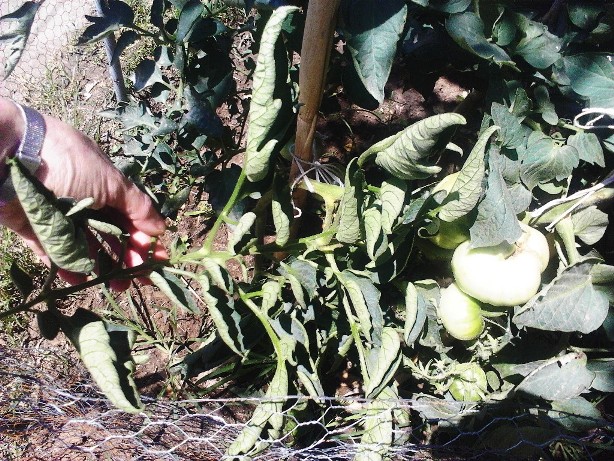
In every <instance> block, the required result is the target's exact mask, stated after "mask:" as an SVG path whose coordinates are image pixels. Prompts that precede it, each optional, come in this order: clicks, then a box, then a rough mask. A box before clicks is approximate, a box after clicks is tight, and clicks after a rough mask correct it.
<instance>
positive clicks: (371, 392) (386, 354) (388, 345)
mask: <svg viewBox="0 0 614 461" xmlns="http://www.w3.org/2000/svg"><path fill="white" fill-rule="evenodd" d="M400 352H401V338H400V337H399V333H397V331H396V329H394V328H391V327H384V328H383V329H382V343H381V345H380V346H379V347H375V348H373V349H371V351H370V354H369V358H368V361H367V366H368V370H367V374H368V376H369V379H368V381H367V385H366V387H365V397H366V398H373V397H377V396H378V395H379V393H380V392H381V391H382V389H383V388H384V387H386V386H387V385H388V384H389V383H390V380H391V379H392V378H393V377H394V374H395V373H396V371H397V369H398V368H399V365H400V363H401V354H400Z"/></svg>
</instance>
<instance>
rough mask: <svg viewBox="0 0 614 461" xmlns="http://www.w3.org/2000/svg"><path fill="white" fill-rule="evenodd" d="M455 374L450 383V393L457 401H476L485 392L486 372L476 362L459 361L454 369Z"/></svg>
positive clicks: (486, 383) (480, 398)
mask: <svg viewBox="0 0 614 461" xmlns="http://www.w3.org/2000/svg"><path fill="white" fill-rule="evenodd" d="M454 372H455V374H457V376H455V377H454V378H452V382H451V383H450V389H449V390H450V394H452V397H454V400H456V401H459V402H478V401H480V400H482V397H483V395H484V394H485V393H486V389H487V386H488V380H487V379H486V373H484V370H482V368H481V367H480V366H479V365H478V364H477V363H461V364H459V365H458V366H457V367H456V369H455V370H454Z"/></svg>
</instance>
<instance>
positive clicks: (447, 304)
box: [437, 283, 484, 341]
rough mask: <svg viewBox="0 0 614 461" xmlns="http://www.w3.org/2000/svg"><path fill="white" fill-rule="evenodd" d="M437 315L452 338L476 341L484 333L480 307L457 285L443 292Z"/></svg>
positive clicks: (453, 284)
mask: <svg viewBox="0 0 614 461" xmlns="http://www.w3.org/2000/svg"><path fill="white" fill-rule="evenodd" d="M437 315H438V316H439V319H440V320H441V323H442V324H443V327H444V328H445V329H446V331H447V332H448V333H449V334H450V336H453V337H454V338H456V339H460V340H461V341H471V340H472V339H476V338H477V337H478V336H480V335H481V334H482V331H484V319H483V318H482V310H481V309H480V305H479V304H478V302H477V301H476V300H475V299H473V298H471V297H470V296H467V295H466V294H465V293H463V292H462V291H461V290H459V288H458V286H457V285H456V284H455V283H452V284H451V285H450V286H449V287H447V288H444V289H442V290H441V297H440V299H439V307H438V309H437Z"/></svg>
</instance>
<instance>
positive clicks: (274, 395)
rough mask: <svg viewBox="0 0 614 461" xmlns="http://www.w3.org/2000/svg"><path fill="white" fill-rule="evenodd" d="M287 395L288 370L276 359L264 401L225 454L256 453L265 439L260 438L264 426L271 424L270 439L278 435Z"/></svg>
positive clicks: (261, 447) (282, 362)
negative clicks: (275, 367) (276, 362)
mask: <svg viewBox="0 0 614 461" xmlns="http://www.w3.org/2000/svg"><path fill="white" fill-rule="evenodd" d="M287 395H288V370H287V368H286V364H285V362H284V361H278V364H277V369H276V370H275V375H274V376H273V379H272V380H271V383H270V384H269V388H268V389H267V391H266V394H265V401H264V402H262V403H260V404H259V405H258V406H257V407H256V410H255V411H254V414H253V415H252V417H251V418H250V420H249V421H248V422H247V425H246V426H245V428H244V429H243V430H242V431H241V433H240V434H239V435H238V436H237V438H236V439H235V440H234V441H233V442H232V444H231V445H230V446H229V447H228V450H227V451H226V454H227V455H229V456H236V455H240V454H246V453H251V454H254V453H257V452H258V451H260V450H262V449H263V448H264V445H265V443H266V442H265V441H264V440H262V439H261V434H262V431H263V430H264V428H265V426H266V425H267V423H268V425H269V426H271V429H270V431H269V435H270V438H271V439H275V438H277V437H278V436H279V431H280V430H281V428H282V425H283V420H284V418H283V411H282V410H283V405H284V402H285V400H286V398H287Z"/></svg>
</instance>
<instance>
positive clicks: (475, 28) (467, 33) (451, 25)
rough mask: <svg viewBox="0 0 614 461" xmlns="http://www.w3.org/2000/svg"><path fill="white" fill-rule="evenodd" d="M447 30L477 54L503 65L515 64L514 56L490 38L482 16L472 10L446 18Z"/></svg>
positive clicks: (458, 41)
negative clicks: (511, 56)
mask: <svg viewBox="0 0 614 461" xmlns="http://www.w3.org/2000/svg"><path fill="white" fill-rule="evenodd" d="M446 30H447V31H448V33H449V34H450V36H451V37H452V38H453V39H454V41H455V42H456V43H458V45H459V46H461V47H462V48H464V49H465V50H467V51H470V52H471V53H474V54H476V55H477V56H479V57H481V58H484V59H487V60H489V61H493V62H494V63H496V64H498V65H500V66H502V65H513V64H514V62H513V61H512V58H510V56H509V55H508V54H507V53H506V52H505V51H504V50H503V48H501V47H500V46H498V45H495V44H494V43H492V42H491V41H489V40H488V37H486V35H485V33H484V24H483V23H482V20H481V19H480V17H479V16H478V15H477V14H475V13H473V12H470V11H467V12H463V13H459V14H453V15H451V16H450V17H449V18H448V19H447V20H446Z"/></svg>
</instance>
